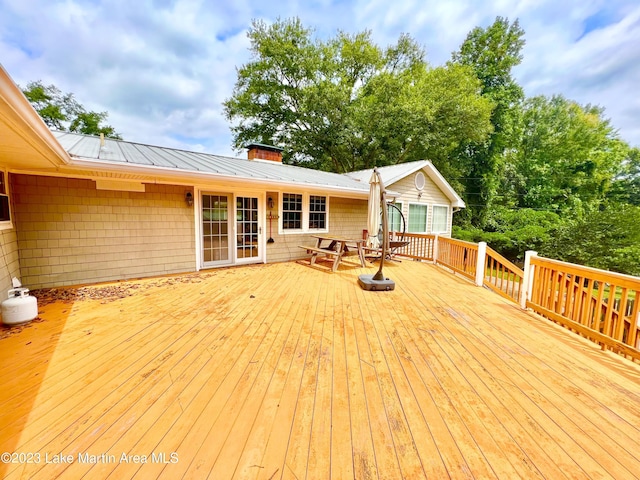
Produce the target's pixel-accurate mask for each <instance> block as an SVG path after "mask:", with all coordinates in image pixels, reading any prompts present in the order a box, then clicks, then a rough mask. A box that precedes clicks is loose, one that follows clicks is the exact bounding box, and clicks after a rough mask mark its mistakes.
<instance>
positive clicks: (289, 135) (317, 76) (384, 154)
mask: <svg viewBox="0 0 640 480" xmlns="http://www.w3.org/2000/svg"><path fill="white" fill-rule="evenodd" d="M312 34H313V32H312V31H311V30H310V29H308V28H305V27H303V25H302V24H301V22H300V20H299V19H289V20H278V21H277V22H276V23H274V24H272V25H267V24H266V23H264V22H261V21H254V23H253V27H252V29H251V30H250V32H249V38H250V40H251V52H252V54H253V60H252V61H251V62H249V63H247V64H246V65H244V66H242V67H241V68H240V69H239V70H238V78H237V81H236V85H235V89H234V93H233V96H232V97H231V98H229V99H228V100H227V101H226V102H225V104H224V107H225V113H226V116H227V118H228V119H229V120H230V121H232V122H233V123H234V126H233V127H232V133H233V136H234V147H235V148H237V149H240V148H242V147H243V146H244V145H246V144H247V143H250V142H260V143H271V144H276V145H279V146H282V147H284V148H285V152H284V159H285V161H286V162H288V163H304V164H305V165H306V166H311V167H314V168H321V169H325V170H331V171H336V172H345V171H351V170H357V169H361V168H370V167H373V166H375V165H378V166H380V165H388V164H394V163H400V162H404V161H411V160H418V159H420V158H427V157H428V158H431V159H434V160H437V159H442V162H444V159H446V158H447V157H448V155H449V154H450V153H451V152H452V151H453V150H454V149H455V148H456V147H457V146H458V145H459V144H460V143H461V142H463V141H467V140H468V139H469V138H471V139H475V140H477V141H482V140H483V139H484V138H485V137H486V135H487V134H488V133H489V132H490V131H491V128H492V127H491V124H490V123H489V116H490V113H491V107H492V105H491V102H490V100H488V99H486V98H482V97H481V96H480V95H479V93H480V89H481V85H480V83H479V81H478V80H477V79H476V78H475V76H474V75H473V72H472V71H471V69H470V68H469V67H465V66H462V65H456V66H447V67H439V68H433V69H432V68H429V66H428V65H427V63H426V61H425V60H424V51H423V49H422V48H421V47H420V46H419V45H417V44H416V42H415V41H414V40H413V39H411V38H410V37H409V36H407V35H402V36H401V37H400V38H399V39H398V41H397V43H396V44H395V45H392V46H390V47H388V48H386V49H382V48H380V47H378V46H377V45H375V44H374V43H373V42H372V40H371V35H370V32H361V33H357V34H353V35H352V34H347V33H344V32H338V34H337V35H336V36H335V37H333V38H330V39H328V40H326V41H324V40H319V39H316V38H313V37H312Z"/></svg>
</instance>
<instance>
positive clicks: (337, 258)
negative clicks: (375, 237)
mask: <svg viewBox="0 0 640 480" xmlns="http://www.w3.org/2000/svg"><path fill="white" fill-rule="evenodd" d="M312 237H314V238H315V239H316V244H315V245H314V246H309V245H298V247H300V248H304V249H305V250H307V252H310V253H311V260H310V264H311V265H313V264H314V263H315V262H316V259H317V257H318V255H324V256H325V258H330V257H333V268H332V269H331V271H333V272H335V271H336V270H337V269H338V265H339V264H340V262H341V261H343V260H344V259H345V258H346V257H351V256H356V255H357V256H358V258H359V259H360V265H361V266H362V267H365V266H366V264H365V259H364V249H363V243H364V240H354V239H352V238H343V237H337V236H334V235H329V234H326V235H312Z"/></svg>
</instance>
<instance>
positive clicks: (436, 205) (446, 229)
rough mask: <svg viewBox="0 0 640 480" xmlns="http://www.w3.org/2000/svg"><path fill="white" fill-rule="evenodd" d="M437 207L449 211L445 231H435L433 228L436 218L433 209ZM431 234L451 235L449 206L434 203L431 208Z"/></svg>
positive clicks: (445, 219) (446, 216)
mask: <svg viewBox="0 0 640 480" xmlns="http://www.w3.org/2000/svg"><path fill="white" fill-rule="evenodd" d="M435 207H442V208H446V209H447V213H446V215H445V217H444V230H442V231H435V230H434V228H433V220H434V218H435V214H434V213H433V209H434V208H435ZM431 233H437V234H441V233H449V205H443V204H440V203H434V204H433V205H432V206H431Z"/></svg>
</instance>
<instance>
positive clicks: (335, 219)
mask: <svg viewBox="0 0 640 480" xmlns="http://www.w3.org/2000/svg"><path fill="white" fill-rule="evenodd" d="M269 197H271V198H273V201H274V208H273V209H272V213H273V215H279V212H278V205H279V204H280V203H279V200H280V197H279V194H278V193H276V192H267V198H269ZM268 214H269V210H268V209H267V215H268ZM266 228H267V238H269V221H268V220H267V225H266ZM365 228H367V201H366V200H352V199H346V198H339V197H330V198H329V234H331V235H340V236H345V237H348V238H362V230H363V229H365ZM311 235H312V234H292V233H290V234H279V233H278V220H276V219H274V220H272V235H271V236H272V237H273V239H274V243H269V244H267V262H268V263H275V262H286V261H289V260H297V259H301V258H308V257H309V255H307V253H306V252H305V250H303V249H302V248H299V247H298V245H314V244H315V242H316V239H315V238H313V237H312V236H311Z"/></svg>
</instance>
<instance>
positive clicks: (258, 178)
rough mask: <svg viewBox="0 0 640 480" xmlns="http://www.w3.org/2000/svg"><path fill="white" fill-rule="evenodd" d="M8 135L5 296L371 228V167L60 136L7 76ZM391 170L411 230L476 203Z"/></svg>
mask: <svg viewBox="0 0 640 480" xmlns="http://www.w3.org/2000/svg"><path fill="white" fill-rule="evenodd" d="M0 128H1V129H2V137H1V138H2V139H1V140H0V177H1V181H0V205H1V206H2V208H1V209H0V210H1V211H2V215H3V216H2V218H0V246H1V247H2V250H1V251H0V254H1V255H2V261H0V291H4V290H6V289H8V288H9V285H10V279H11V277H14V276H15V277H19V278H20V279H21V280H22V283H23V284H24V285H25V286H28V287H29V288H42V287H53V286H63V285H74V284H82V283H93V282H100V281H109V280H119V279H127V278H136V277H146V276H153V275H162V274H169V273H178V272H189V271H197V270H201V269H205V268H211V267H217V266H225V265H242V264H249V263H262V262H280V261H287V260H292V259H297V258H303V257H305V252H304V250H302V249H299V248H297V246H298V245H301V244H308V242H311V241H312V240H313V239H312V238H310V236H311V235H313V234H316V233H326V232H330V233H332V234H337V235H342V236H350V237H357V238H361V236H362V232H363V229H365V228H366V217H367V198H368V195H369V183H368V182H369V177H370V175H368V176H367V175H366V172H356V173H354V174H350V175H339V174H335V173H328V172H320V171H316V170H311V169H306V168H301V167H296V166H290V165H284V164H282V156H281V151H280V150H279V149H277V148H274V147H269V146H265V145H259V144H254V145H250V146H249V153H248V158H246V159H241V158H230V157H222V156H217V155H210V154H203V153H197V152H188V151H183V150H177V149H170V148H163V147H157V146H149V145H142V144H138V143H132V142H125V141H117V140H112V139H101V138H99V137H95V136H87V135H80V134H75V133H68V132H60V131H53V132H52V131H50V130H49V129H48V128H47V126H46V125H45V124H44V122H43V121H42V120H41V119H40V117H39V116H38V115H37V113H36V112H35V111H34V110H33V108H32V107H31V105H30V104H29V102H28V101H27V99H26V98H25V97H24V95H23V94H22V92H21V91H20V90H19V88H18V87H17V86H16V85H15V83H14V82H13V81H12V80H11V78H10V77H9V76H8V74H7V73H6V72H5V71H4V70H0ZM381 172H382V173H383V175H384V176H383V179H384V180H385V182H386V183H387V185H388V186H389V187H392V189H393V190H394V191H395V190H397V191H398V192H399V194H400V195H399V196H398V197H397V199H396V202H398V203H402V205H403V210H404V211H405V212H406V213H405V214H406V215H407V216H408V218H409V231H420V230H422V231H429V232H431V231H434V229H436V230H438V229H439V230H440V231H441V233H443V234H448V233H450V228H451V227H450V225H451V215H452V212H453V210H454V209H456V208H461V207H463V206H464V203H463V202H462V200H460V198H459V197H458V196H457V195H456V194H455V192H453V190H452V189H451V187H450V186H449V185H448V184H447V183H446V181H445V180H444V179H443V178H442V176H441V175H440V174H439V173H438V172H437V171H436V170H435V168H434V167H433V165H431V163H430V162H428V161H423V162H414V163H412V164H406V165H399V166H396V167H385V168H383V169H381ZM421 175H422V176H421ZM420 178H422V180H420ZM418 180H419V181H421V182H422V183H416V181H418ZM419 187H420V188H419ZM421 215H422V216H421ZM445 217H446V221H445V220H443V218H445ZM425 229H426V230H425Z"/></svg>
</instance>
